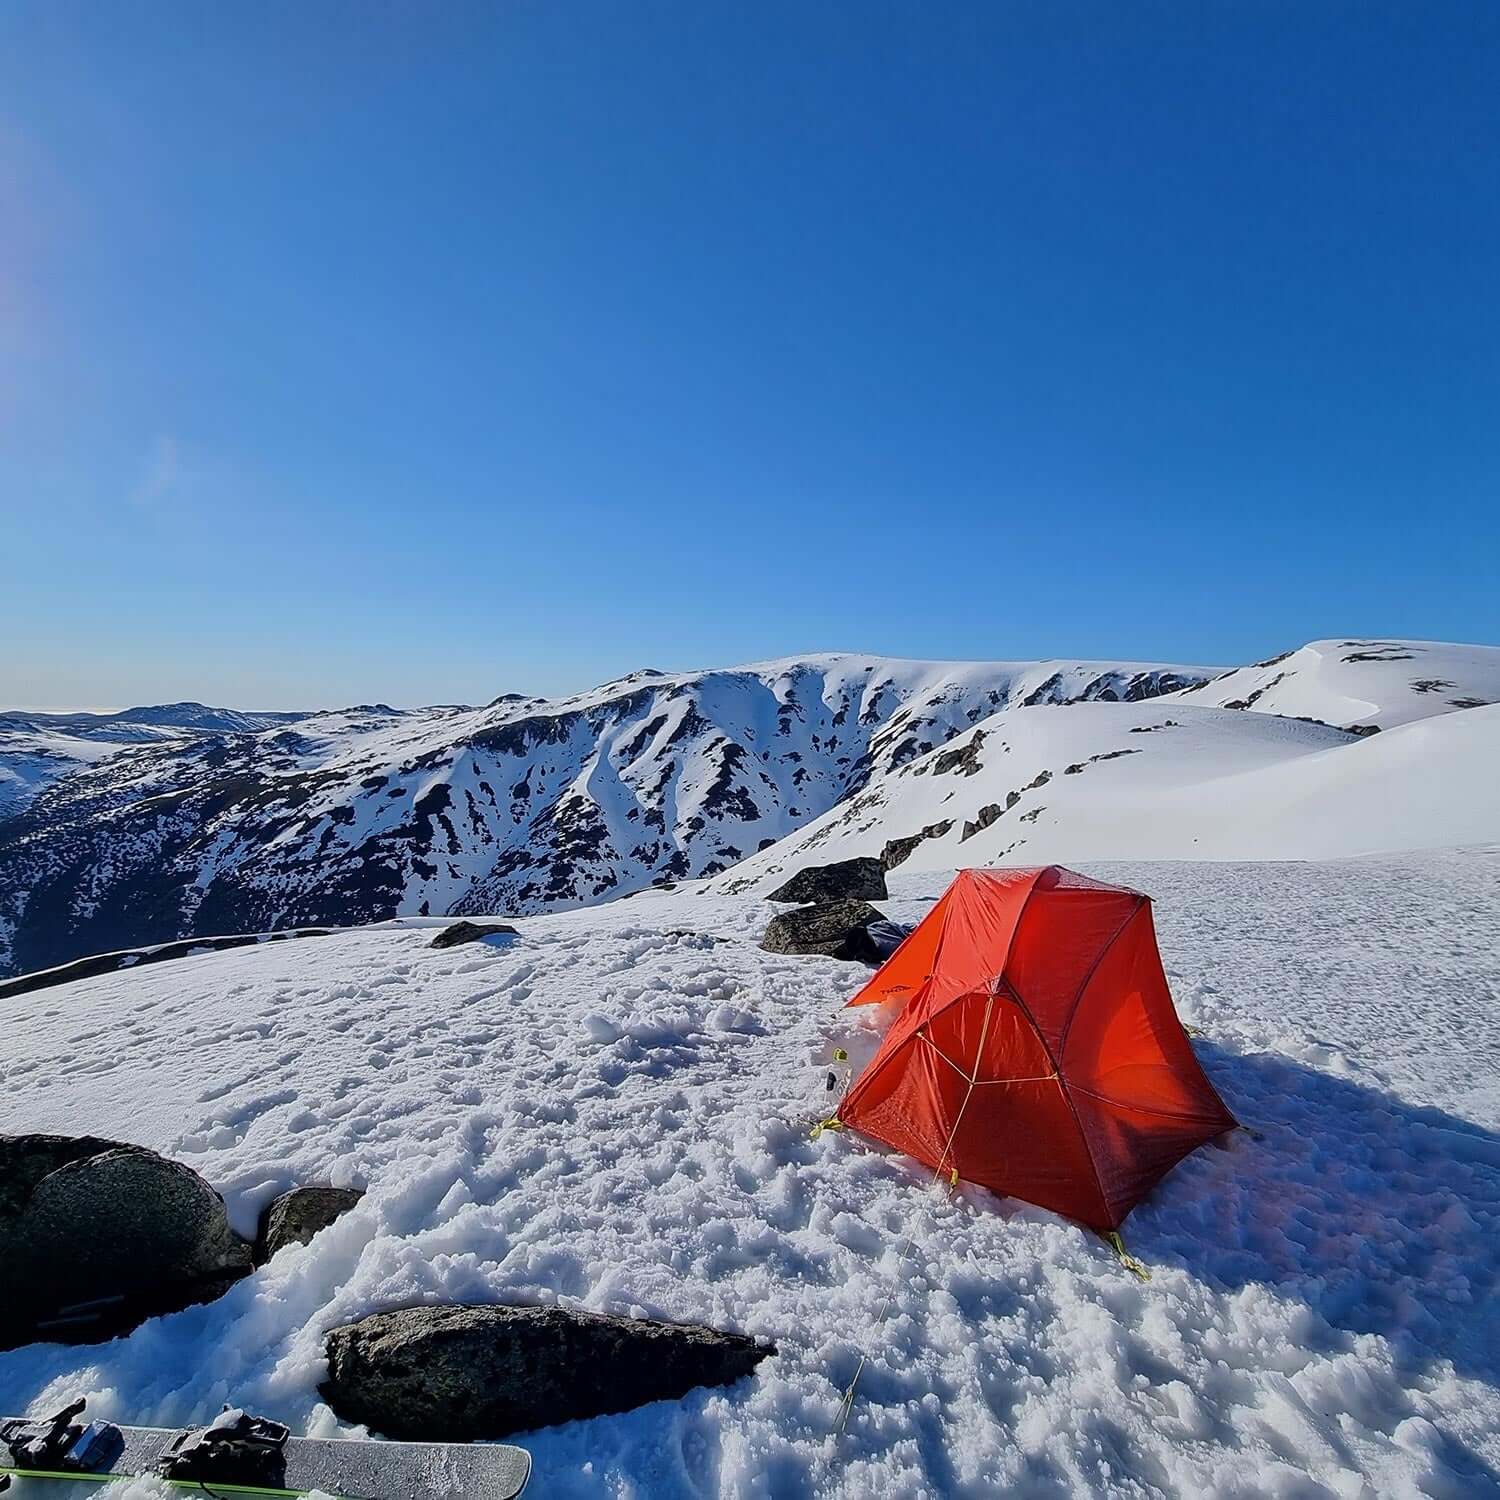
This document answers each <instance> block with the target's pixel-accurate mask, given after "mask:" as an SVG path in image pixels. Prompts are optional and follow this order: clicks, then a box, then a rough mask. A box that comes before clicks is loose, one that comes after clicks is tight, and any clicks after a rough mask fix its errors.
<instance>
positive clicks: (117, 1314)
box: [0, 1136, 251, 1344]
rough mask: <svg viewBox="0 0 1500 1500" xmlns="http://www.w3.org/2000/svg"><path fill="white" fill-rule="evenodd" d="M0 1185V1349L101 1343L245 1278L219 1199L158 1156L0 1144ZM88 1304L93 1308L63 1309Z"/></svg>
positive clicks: (245, 1247)
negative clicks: (40, 1341)
mask: <svg viewBox="0 0 1500 1500" xmlns="http://www.w3.org/2000/svg"><path fill="white" fill-rule="evenodd" d="M52 1163H57V1164H56V1165H55V1166H51V1170H44V1169H45V1168H47V1167H49V1165H51V1164H52ZM0 1182H3V1186H0V1285H3V1286H4V1288H5V1304H4V1306H3V1307H0V1344H15V1343H23V1342H27V1341H29V1340H30V1339H33V1338H48V1339H73V1340H92V1339H98V1338H103V1337H108V1336H111V1335H113V1334H115V1333H118V1332H120V1331H121V1330H123V1329H125V1328H131V1327H134V1326H135V1325H136V1324H137V1323H139V1322H141V1321H143V1320H144V1319H145V1318H147V1317H151V1316H153V1315H155V1314H157V1313H163V1312H170V1311H175V1310H176V1309H178V1308H181V1307H186V1306H188V1305H189V1304H191V1303H194V1302H203V1301H207V1300H209V1299H211V1298H213V1297H217V1296H219V1295H220V1294H221V1293H222V1292H223V1291H224V1290H225V1289H226V1288H227V1287H228V1286H229V1284H230V1283H231V1282H233V1281H235V1280H236V1279H237V1278H239V1277H241V1276H244V1275H246V1274H248V1273H249V1271H250V1269H251V1256H250V1246H249V1244H248V1243H246V1241H244V1240H242V1239H241V1238H240V1237H239V1236H238V1235H237V1234H235V1232H234V1231H233V1230H232V1229H231V1228H230V1227H229V1221H228V1219H227V1218H226V1217H225V1213H224V1200H223V1199H222V1198H220V1197H219V1195H218V1194H217V1193H216V1192H215V1191H214V1190H213V1189H212V1188H211V1187H210V1186H209V1185H208V1184H207V1183H206V1182H205V1181H204V1180H203V1179H202V1178H201V1177H200V1176H199V1175H198V1174H197V1173H196V1172H194V1171H193V1170H192V1169H191V1168H189V1167H185V1166H183V1165H182V1164H181V1163H180V1162H175V1161H168V1160H167V1159H166V1158H165V1157H162V1156H158V1155H157V1154H156V1153H155V1152H154V1151H147V1150H145V1149H143V1148H142V1147H139V1146H129V1145H124V1144H121V1143H117V1142H113V1141H101V1140H98V1139H95V1138H93V1137H82V1138H79V1139H70V1138H67V1137H60V1136H10V1137H3V1138H0ZM86 1303H96V1304H101V1305H99V1306H95V1307H91V1308H89V1309H88V1310H86V1311H84V1312H82V1313H81V1314H78V1315H76V1316H75V1315H73V1314H72V1313H70V1312H69V1311H68V1310H69V1309H72V1308H76V1307H78V1306H80V1305H81V1304H86ZM60 1316H61V1321H59V1317H60Z"/></svg>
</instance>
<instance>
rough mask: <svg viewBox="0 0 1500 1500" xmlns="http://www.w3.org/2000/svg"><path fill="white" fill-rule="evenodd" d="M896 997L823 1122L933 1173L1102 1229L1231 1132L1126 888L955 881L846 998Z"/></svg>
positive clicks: (1051, 880)
mask: <svg viewBox="0 0 1500 1500" xmlns="http://www.w3.org/2000/svg"><path fill="white" fill-rule="evenodd" d="M898 998H903V999H905V1001H906V1005H905V1007H904V1009H903V1010H902V1011H901V1013H900V1015H899V1016H898V1017H897V1018H896V1020H895V1022H894V1023H893V1024H892V1026H891V1028H890V1031H889V1032H888V1033H887V1034H886V1038H885V1041H884V1042H883V1043H882V1044H881V1047H880V1050H879V1051H878V1052H877V1053H876V1054H875V1056H874V1058H873V1059H872V1060H871V1062H870V1064H869V1066H868V1067H867V1068H865V1070H864V1071H863V1072H862V1073H861V1074H860V1076H859V1078H858V1079H856V1080H855V1083H854V1085H853V1087H852V1088H851V1089H850V1090H849V1092H848V1094H847V1095H846V1096H845V1098H844V1101H843V1104H842V1105H841V1106H840V1108H839V1112H838V1118H839V1119H840V1120H841V1121H842V1122H843V1123H844V1124H845V1125H848V1126H850V1127H851V1128H852V1129H855V1130H858V1131H860V1132H862V1133H863V1134H865V1135H868V1136H872V1137H874V1139H876V1140H879V1141H884V1142H885V1143H886V1144H887V1145H889V1146H894V1147H895V1148H896V1150H898V1151H904V1152H905V1153H906V1154H907V1155H908V1156H914V1157H915V1158H916V1159H917V1160H918V1161H920V1162H924V1163H925V1164H926V1165H927V1166H929V1167H932V1168H933V1169H934V1170H935V1171H937V1172H941V1173H945V1174H946V1173H947V1172H949V1171H950V1170H952V1171H956V1172H957V1173H958V1175H959V1176H960V1177H962V1178H965V1179H967V1180H968V1181H970V1182H977V1183H980V1184H981V1185H982V1186H984V1187H987V1188H992V1189H993V1190H994V1191H995V1192H997V1193H1004V1194H1007V1195H1009V1196H1010V1197H1013V1198H1024V1199H1026V1200H1027V1201H1028V1202H1030V1203H1036V1204H1039V1205H1041V1207H1043V1208H1050V1209H1053V1210H1054V1211H1055V1212H1057V1213H1060V1214H1066V1215H1067V1216H1068V1217H1069V1218H1072V1219H1077V1220H1078V1221H1079V1222H1081V1223H1083V1224H1087V1225H1088V1226H1090V1227H1091V1228H1094V1229H1098V1230H1100V1231H1106V1230H1111V1229H1115V1228H1117V1227H1118V1226H1119V1224H1120V1223H1121V1222H1122V1221H1123V1220H1124V1218H1125V1216H1126V1214H1128V1213H1129V1212H1130V1210H1131V1209H1132V1208H1134V1207H1135V1205H1136V1204H1137V1203H1139V1202H1140V1200H1141V1199H1142V1198H1143V1197H1144V1196H1145V1195H1146V1194H1147V1193H1148V1192H1149V1191H1150V1190H1151V1188H1152V1186H1153V1185H1154V1184H1155V1183H1156V1182H1157V1181H1158V1180H1159V1179H1160V1178H1162V1177H1163V1176H1164V1175H1165V1174H1166V1173H1167V1172H1169V1171H1170V1170H1171V1169H1172V1168H1173V1167H1174V1166H1175V1165H1176V1164H1177V1163H1178V1162H1179V1161H1181V1160H1182V1158H1183V1157H1184V1156H1186V1155H1187V1154H1188V1153H1189V1152H1190V1151H1192V1150H1194V1149H1195V1148H1197V1147H1198V1146H1200V1145H1202V1144H1203V1142H1204V1141H1207V1140H1211V1139H1212V1138H1213V1137H1214V1136H1216V1135H1219V1134H1220V1133H1222V1132H1223V1131H1226V1130H1230V1129H1232V1128H1233V1126H1234V1123H1235V1121H1234V1117H1233V1116H1232V1115H1231V1114H1230V1113H1229V1111H1228V1110H1227V1109H1226V1108H1225V1107H1224V1101H1223V1100H1222V1099H1220V1098H1219V1096H1218V1094H1217V1093H1215V1092H1214V1087H1213V1085H1212V1084H1211V1083H1210V1082H1209V1081H1208V1079H1207V1078H1206V1077H1205V1076H1204V1073H1203V1069H1202V1068H1201V1067H1200V1066H1199V1065H1198V1060H1197V1058H1196V1057H1194V1056H1193V1050H1192V1048H1191V1047H1190V1046H1189V1045H1188V1039H1187V1037H1186V1035H1185V1034H1184V1032H1183V1029H1182V1023H1181V1022H1180V1021H1179V1020H1178V1019H1177V1013H1176V1011H1174V1010H1173V1008H1172V997H1171V995H1170V993H1169V992H1168V990H1167V978H1166V975H1165V974H1164V973H1163V972H1162V966H1161V957H1160V955H1159V954H1158V953H1157V950H1156V932H1155V929H1154V927H1153V926H1152V922H1151V902H1150V900H1149V899H1148V898H1147V897H1145V896H1143V895H1141V894H1140V893H1139V892H1138V891H1131V890H1126V889H1125V888H1124V887H1122V886H1114V885H1105V884H1103V883H1102V882H1100V881H1097V880H1090V879H1088V878H1087V877H1086V876H1083V875H1075V874H1074V873H1073V872H1072V871H1071V870H1064V869H1061V868H1060V867H1059V866H1057V865H1049V866H1048V867H1047V868H1046V869H1040V870H963V871H960V873H959V874H958V876H957V878H956V879H955V880H954V882H953V884H952V885H950V886H949V887H948V889H947V891H946V892H945V893H944V895H943V897H942V899H941V900H939V901H938V903H937V905H936V906H934V907H933V909H932V910H931V911H930V912H929V913H928V914H927V916H926V918H925V919H924V920H923V921H922V922H921V924H920V925H919V926H918V927H916V928H915V929H914V930H913V931H912V933H911V934H910V936H909V937H908V938H907V939H906V941H905V942H904V943H902V945H901V946H900V947H899V948H898V949H897V950H896V951H895V952H894V953H893V954H892V955H891V957H890V959H889V960H888V961H887V962H886V964H885V965H884V967H882V968H881V969H880V970H879V972H878V973H876V974H875V975H874V977H873V978H872V979H871V980H870V982H869V984H867V985H866V986H865V987H864V989H862V990H861V991H860V992H859V994H857V995H856V996H855V997H854V999H852V1000H851V1001H850V1002H849V1003H850V1004H851V1005H869V1004H872V1003H874V1002H876V1001H880V1000H892V999H898Z"/></svg>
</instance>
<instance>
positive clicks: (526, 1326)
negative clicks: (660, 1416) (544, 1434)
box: [320, 1306, 775, 1442]
mask: <svg viewBox="0 0 1500 1500" xmlns="http://www.w3.org/2000/svg"><path fill="white" fill-rule="evenodd" d="M327 1347H328V1379H327V1380H326V1381H325V1382H324V1383H323V1385H322V1386H321V1388H320V1389H321V1392H322V1395H323V1398H324V1399H325V1400H326V1401H327V1402H328V1404H329V1406H330V1407H332V1408H333V1410H334V1411H335V1412H336V1413H337V1414H338V1415H339V1416H340V1417H341V1418H342V1419H343V1420H344V1421H347V1422H363V1423H365V1424H366V1425H368V1426H369V1427H371V1428H372V1429H374V1430H375V1431H376V1432H379V1433H381V1434H383V1435H384V1436H386V1437H390V1438H419V1439H433V1440H437V1441H445V1442H469V1441H473V1440H475V1439H480V1438H502V1437H506V1436H507V1435H509V1434H510V1433H513V1432H523V1431H526V1430H528V1429H530V1428H534V1427H546V1426H550V1425H552V1424H553V1423H557V1422H570V1421H576V1420H578V1419H580V1418H584V1417H594V1416H599V1415H602V1414H603V1413H605V1412H616V1411H628V1410H630V1409H631V1408H632V1407H636V1406H641V1405H644V1404H645V1403H646V1402H648V1401H670V1400H675V1399H677V1398H678V1397H681V1396H684V1395H686V1394H687V1393H688V1392H689V1391H691V1390H693V1389H694V1388H695V1387H697V1386H702V1385H728V1384H730V1383H732V1382H733V1381H736V1380H739V1379H741V1378H742V1377H743V1376H746V1375H748V1374H750V1373H751V1371H752V1370H754V1368H755V1366H756V1365H757V1364H758V1363H759V1362H760V1361H761V1360H762V1359H764V1358H765V1357H766V1356H767V1355H768V1354H773V1353H775V1350H774V1349H772V1348H770V1347H768V1346H765V1345H762V1344H757V1343H756V1342H755V1341H754V1340H753V1339H748V1338H745V1337H743V1336H742V1335H739V1334H732V1333H717V1332H715V1331H714V1330H713V1329H710V1328H698V1327H690V1326H686V1325H680V1324H675V1323H657V1322H647V1321H644V1320H641V1319H636V1318H616V1317H606V1316H602V1315H600V1314H598V1313H582V1312H573V1311H570V1310H568V1309H565V1308H561V1307H466V1306H457V1307H412V1308H406V1309H403V1310H401V1311H398V1312H383V1313H375V1314H373V1315H372V1316H370V1317H368V1318H363V1319H361V1320H360V1321H359V1322H358V1323H351V1324H348V1325H347V1326H345V1327H343V1328H335V1329H333V1330H332V1332H330V1333H329V1335H328V1346H327Z"/></svg>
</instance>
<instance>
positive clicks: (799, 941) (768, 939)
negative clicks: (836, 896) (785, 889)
mask: <svg viewBox="0 0 1500 1500" xmlns="http://www.w3.org/2000/svg"><path fill="white" fill-rule="evenodd" d="M884 920H885V919H884V917H882V916H881V914H880V912H878V911H877V910H876V909H875V908H874V907H873V906H871V905H870V904H869V902H867V901H828V902H824V903H823V904H822V905H819V906H799V907H798V908H797V909H796V910H795V911H784V912H782V913H781V914H780V915H779V916H776V917H773V918H772V920H771V924H770V926H769V927H767V928H766V932H765V936H764V937H763V938H761V940H760V945H761V947H762V948H764V949H765V950H766V951H767V952H768V953H821V954H825V955H826V956H827V957H829V958H845V959H852V960H855V961H856V962H859V963H867V964H876V963H879V962H880V951H879V948H878V947H877V946H876V944H875V942H874V941H873V939H872V938H871V937H870V934H869V932H868V930H867V929H868V928H869V926H870V924H871V923H872V922H881V921H884Z"/></svg>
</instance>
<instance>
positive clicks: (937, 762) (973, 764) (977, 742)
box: [932, 729, 985, 776]
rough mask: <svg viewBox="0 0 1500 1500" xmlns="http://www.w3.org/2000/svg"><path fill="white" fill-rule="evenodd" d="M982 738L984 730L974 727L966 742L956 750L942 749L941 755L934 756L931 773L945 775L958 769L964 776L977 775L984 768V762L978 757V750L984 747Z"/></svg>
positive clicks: (983, 737)
mask: <svg viewBox="0 0 1500 1500" xmlns="http://www.w3.org/2000/svg"><path fill="white" fill-rule="evenodd" d="M984 739H985V735H984V730H982V729H976V730H975V731H974V733H973V734H972V735H970V737H969V739H968V742H967V743H966V744H964V745H961V746H960V747H959V748H958V749H957V750H944V751H943V753H942V754H941V755H939V756H937V757H935V758H934V760H933V762H932V774H933V775H934V776H947V775H949V774H951V773H952V772H954V771H959V772H961V773H962V774H963V775H965V776H975V775H977V774H978V773H979V772H980V771H982V770H983V769H984V762H983V761H982V760H980V758H979V752H980V751H981V750H982V749H983V748H984Z"/></svg>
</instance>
